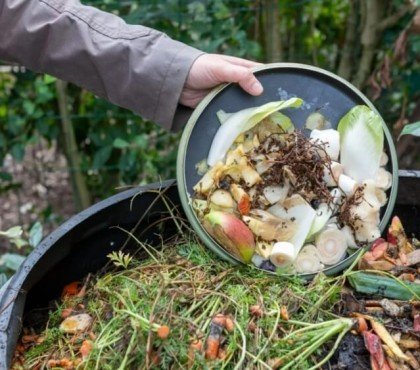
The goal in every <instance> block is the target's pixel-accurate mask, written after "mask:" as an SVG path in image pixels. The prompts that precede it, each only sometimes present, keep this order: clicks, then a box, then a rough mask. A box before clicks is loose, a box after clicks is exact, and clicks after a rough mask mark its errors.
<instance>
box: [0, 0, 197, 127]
mask: <svg viewBox="0 0 420 370" xmlns="http://www.w3.org/2000/svg"><path fill="white" fill-rule="evenodd" d="M200 54H201V52H200V51H198V50H196V49H194V48H191V47H189V46H187V45H184V44H182V43H179V42H177V41H174V40H172V39H170V38H169V37H167V36H166V35H165V34H163V33H161V32H158V31H155V30H152V29H150V28H147V27H143V26H131V25H127V24H125V23H124V22H123V20H122V19H120V18H118V17H117V16H115V15H112V14H109V13H105V12H102V11H99V10H97V9H95V8H92V7H88V6H83V5H81V4H80V2H79V1H76V0H0V59H3V60H8V61H14V62H17V63H20V64H22V65H25V66H27V67H28V68H29V69H32V70H34V71H39V72H45V73H49V74H51V75H54V76H57V77H59V78H61V79H63V80H66V81H70V82H72V83H74V84H76V85H79V86H81V87H84V88H86V89H87V90H90V91H92V92H93V93H95V94H96V95H98V96H100V97H103V98H105V99H107V100H109V101H111V102H113V103H114V104H117V105H119V106H122V107H124V108H127V109H130V110H132V111H134V112H136V113H138V114H140V115H142V116H143V117H144V118H147V119H150V120H152V121H154V122H156V123H158V124H160V125H161V126H163V127H165V128H167V129H170V128H172V121H173V117H174V115H175V111H176V108H177V106H178V101H179V96H180V94H181V90H182V88H183V86H184V82H185V80H186V77H187V75H188V71H189V69H190V67H191V65H192V63H193V62H194V60H195V59H196V58H197V57H198V56H199V55H200Z"/></svg>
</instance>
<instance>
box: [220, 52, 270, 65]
mask: <svg viewBox="0 0 420 370" xmlns="http://www.w3.org/2000/svg"><path fill="white" fill-rule="evenodd" d="M220 57H221V58H222V59H224V60H226V61H227V62H230V63H233V64H236V65H238V66H243V67H248V68H254V67H260V66H262V65H263V64H262V63H258V62H254V61H252V60H247V59H242V58H237V57H232V56H230V55H220Z"/></svg>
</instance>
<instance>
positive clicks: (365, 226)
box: [350, 180, 381, 242]
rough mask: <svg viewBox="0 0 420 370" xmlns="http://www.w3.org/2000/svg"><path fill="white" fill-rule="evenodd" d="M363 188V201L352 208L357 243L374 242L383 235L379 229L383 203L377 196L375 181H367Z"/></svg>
mask: <svg viewBox="0 0 420 370" xmlns="http://www.w3.org/2000/svg"><path fill="white" fill-rule="evenodd" d="M361 186H362V189H363V194H362V195H363V196H362V198H361V199H362V201H361V202H360V203H358V204H355V205H353V206H351V207H350V214H351V219H352V220H351V222H352V227H353V229H354V230H355V239H356V240H357V241H359V242H373V241H374V240H375V239H377V238H379V237H380V234H381V233H380V231H379V228H378V225H379V209H380V207H381V203H380V201H379V200H378V198H377V196H376V189H377V188H376V186H375V183H374V181H373V180H367V181H365V182H364V183H363V184H362V185H361Z"/></svg>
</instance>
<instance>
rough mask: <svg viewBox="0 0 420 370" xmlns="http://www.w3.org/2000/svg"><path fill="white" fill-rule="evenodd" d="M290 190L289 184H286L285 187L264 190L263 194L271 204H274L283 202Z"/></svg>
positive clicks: (271, 187)
mask: <svg viewBox="0 0 420 370" xmlns="http://www.w3.org/2000/svg"><path fill="white" fill-rule="evenodd" d="M289 190H290V185H289V184H288V183H285V184H284V185H283V186H281V185H270V186H266V187H265V188H264V190H263V194H264V196H265V197H266V198H267V200H268V201H269V202H270V204H274V203H277V202H283V201H284V200H285V199H286V197H287V194H288V193H289Z"/></svg>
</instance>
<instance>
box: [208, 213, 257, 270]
mask: <svg viewBox="0 0 420 370" xmlns="http://www.w3.org/2000/svg"><path fill="white" fill-rule="evenodd" d="M203 226H204V228H205V229H206V230H207V232H208V233H209V234H210V235H211V236H212V237H213V238H215V239H216V240H217V241H218V242H219V243H220V244H221V245H222V246H223V248H225V249H226V250H227V251H228V252H229V253H230V254H232V255H233V256H234V257H236V258H238V259H239V260H240V261H242V262H244V263H250V262H251V259H252V256H253V254H254V251H255V240H254V235H253V234H252V231H251V230H250V229H249V228H248V227H247V226H246V225H245V224H244V223H243V222H242V221H241V220H240V219H239V218H237V217H236V216H234V215H233V214H231V213H226V212H220V211H211V212H210V213H208V214H207V215H205V216H204V218H203Z"/></svg>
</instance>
